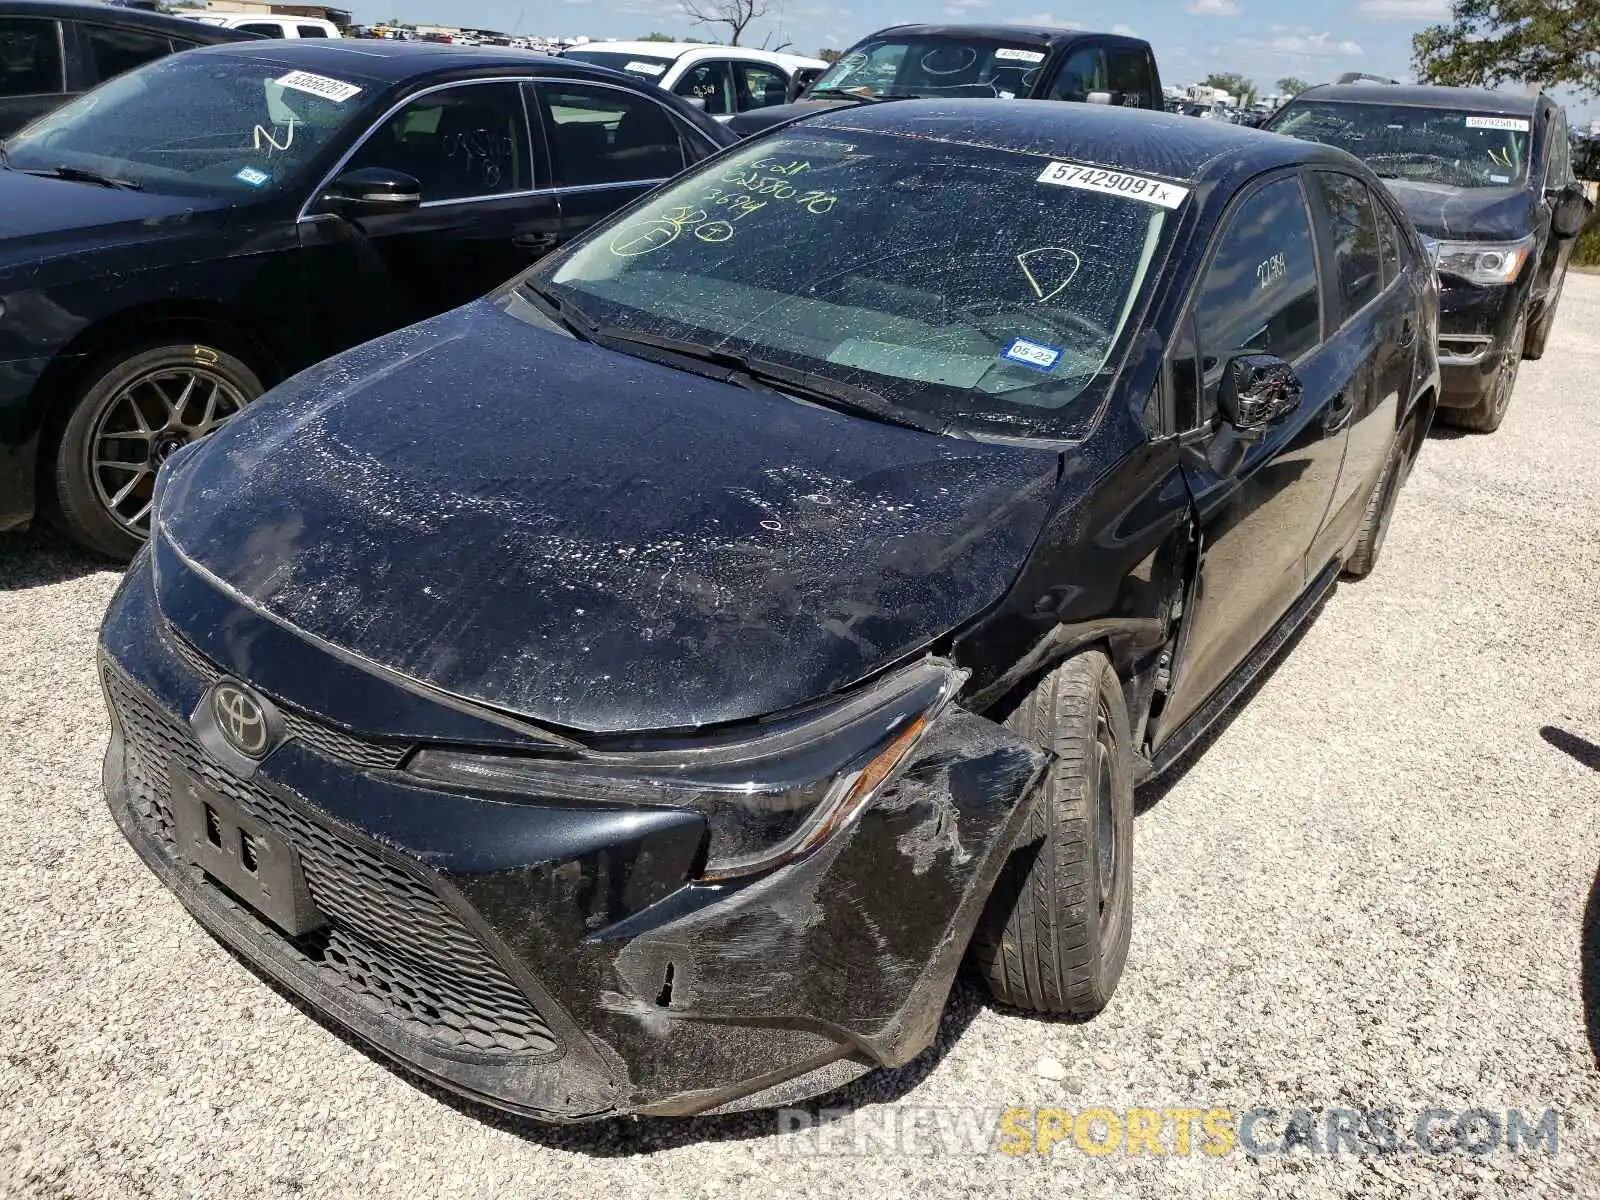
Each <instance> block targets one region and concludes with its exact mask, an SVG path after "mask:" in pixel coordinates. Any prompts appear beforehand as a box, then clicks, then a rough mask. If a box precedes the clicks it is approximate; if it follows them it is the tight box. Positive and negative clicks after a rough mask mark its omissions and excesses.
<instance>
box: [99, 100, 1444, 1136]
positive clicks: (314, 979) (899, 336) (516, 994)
mask: <svg viewBox="0 0 1600 1200" xmlns="http://www.w3.org/2000/svg"><path fill="white" fill-rule="evenodd" d="M980 217H981V218H982V219H976V218H980ZM1435 304H1436V285H1435V283H1434V279H1433V272H1432V268H1431V266H1430V264H1429V262H1428V259H1427V255H1426V252H1425V251H1424V249H1423V247H1422V245H1421V243H1420V241H1419V240H1418V239H1417V236H1416V234H1415V233H1414V232H1413V231H1412V230H1411V229H1410V227H1409V225H1408V224H1407V223H1406V221H1405V220H1404V217H1403V216H1402V215H1401V213H1400V211H1399V210H1398V208H1396V207H1395V206H1394V202H1393V201H1392V200H1391V199H1390V198H1389V197H1388V196H1387V194H1386V193H1385V192H1384V190H1383V188H1382V186H1381V185H1380V184H1379V182H1378V180H1377V178H1376V177H1375V176H1374V175H1373V174H1372V173H1371V172H1370V171H1369V170H1368V169H1367V168H1365V167H1363V166H1362V165H1361V164H1360V163H1359V162H1358V161H1357V160H1355V159H1354V158H1352V157H1350V156H1349V155H1347V154H1344V153H1343V152H1341V151H1338V150H1333V149H1331V148H1327V147H1322V146H1316V145H1312V144H1310V143H1303V142H1296V141H1293V140H1291V139H1289V138H1278V137H1270V136H1267V135H1265V134H1262V133H1260V132H1258V131H1255V130H1248V129H1240V128H1238V127H1235V126H1232V125H1226V124H1223V123H1220V122H1200V121H1192V120H1186V119H1183V118H1179V117H1172V116H1168V115H1166V114H1162V113H1149V112H1137V111H1132V110H1124V109H1114V108H1095V107H1078V108H1068V107H1067V106H1064V105H1051V104H1012V103H998V102H994V101H970V100H969V101H963V100H954V101H951V100H939V101H910V100H908V101H905V102H903V103H895V104H882V105H869V106H865V107H862V108H859V109H853V110H849V111H846V112H838V113H824V114H821V115H819V116H817V117H815V118H813V119H812V120H809V121H805V122H801V123H799V124H797V125H794V126H792V127H790V128H786V129H784V130H780V131H777V132H774V133H773V134H770V135H767V136H765V137H761V138H757V139H754V140H753V141H751V142H748V143H744V144H742V145H740V146H737V147H735V148H733V149H731V150H728V151H725V152H724V153H723V154H721V155H720V156H718V157H717V158H715V159H713V160H712V161H710V162H707V163H705V164H702V165H701V166H700V167H698V168H695V169H693V170H691V171H689V172H687V173H686V174H684V175H683V176H680V177H679V178H678V179H676V180H674V181H672V182H671V183H669V184H668V185H667V186H666V187H664V188H663V189H661V190H660V191H658V192H656V193H655V194H653V195H651V196H649V197H647V198H645V199H644V200H642V201H640V202H638V203H636V204H634V205H632V206H631V207H630V208H629V209H627V210H626V211H625V212H624V213H622V214H619V215H617V216H615V217H613V218H612V219H611V220H610V221H607V222H605V223H604V224H602V225H601V226H599V227H597V228H596V229H595V230H592V231H591V232H590V233H589V234H588V235H586V236H584V237H582V238H580V239H578V241H576V242H575V243H573V244H572V245H571V246H569V247H568V248H567V249H566V250H565V251H562V252H559V253H557V254H555V255H553V256H551V257H550V258H548V259H546V260H545V261H544V262H543V263H541V264H539V265H538V266H536V267H535V268H534V269H533V270H532V271H531V272H529V273H526V274H525V275H523V276H522V277H521V278H520V279H518V280H515V281H513V282H512V283H511V284H509V285H507V286H505V287H503V288H502V289H501V290H500V291H499V292H498V293H496V294H495V295H494V296H493V297H491V298H489V299H483V300H479V301H476V302H474V303H472V304H469V305H467V306H466V307H463V308H460V309H458V310H456V311H454V312H452V313H449V314H447V315H444V316H441V317H439V318H436V319H434V320H432V321H429V322H426V323H424V324H421V325H418V326H416V327H414V328H412V329H408V330H405V331H402V332H400V333H396V334H394V335H392V336H390V337H387V338H384V339H381V340H379V341H376V342H374V343H372V344H371V345H368V346H365V347H362V348H360V349H357V350H353V351H351V352H349V353H347V354H345V355H342V356H340V357H338V358H335V359H333V360H332V361H331V362H328V363H326V364H324V365H322V366H320V367H317V368H314V369H313V370H311V371H309V372H307V373H305V374H303V375H301V376H300V377H299V378H298V379H296V380H293V381H291V382H290V383H288V384H286V385H284V386H283V387H281V388H279V389H278V390H277V391H276V392H274V394H273V395H272V396H270V397H268V398H267V399H265V400H263V401H262V402H261V403H259V404H257V405H255V406H253V407H252V408H251V409H249V410H247V411H246V412H245V413H244V415H243V416H241V417H239V418H236V419H235V420H234V421H233V422H232V423H231V424H230V425H228V426H226V427H225V428H223V429H222V430H221V431H220V432H219V433H218V434H216V435H214V436H213V437H212V438H210V439H208V440H207V441H206V442H204V443H201V444H200V445H197V446H193V447H190V448H188V449H185V450H183V451H180V452H179V453H178V454H176V455H175V456H174V457H173V458H172V459H171V460H170V461H169V462H168V464H167V465H166V467H165V468H164V469H163V471H162V475H161V491H160V499H159V512H158V515H157V530H156V534H155V536H154V537H153V538H152V544H151V546H150V548H149V551H148V552H147V553H145V554H143V555H142V556H141V557H140V559H139V561H138V562H137V564H136V565H135V567H134V568H133V570H132V572H131V574H130V575H129V576H128V579H127V581H126V583H125V584H124V585H123V587H122V590H121V592H120V594H119V595H118V596H117V598H116V599H115V601H114V602H113V604H112V606H111V610H110V613H109V615H108V617H107V619H106V623H105V628H104V631H103V639H102V646H103V651H104V655H103V670H104V682H105V687H106V693H107V695H108V696H109V698H110V705H111V712H112V717H113V728H114V732H113V738H112V742H111V746H110V749H109V753H108V756H107V760H106V763H107V766H106V785H107V794H108V797H109V800H110V804H111V808H112V811H113V812H114V813H115V815H116V819H117V821H118V822H119V824H120V826H121V828H122V830H123V831H124V833H125V834H126V835H127V837H128V839H129V840H130V842H131V843H132V844H133V845H134V846H135V848H136V849H137V850H138V852H139V853H140V854H141V855H142V856H143V857H144V858H145V860H146V862H148V863H149V864H150V866H151V867H152V868H153V869H154V870H155V871H156V873H157V874H158V875H159V876H160V877H161V878H162V879H163V880H164V881H165V882H166V883H167V885H168V886H169V887H171V888H172V890H173V891H174V892H175V893H176V894H177V895H178V897H179V898H180V899H181V900H182V901H183V903H184V904H186V905H187V906H188V907H189V908H190V910H191V911H192V912H193V913H194V914H195V916H196V917H197V918H198V919H199V920H200V921H201V922H202V923H203V924H204V925H205V926H206V927H207V928H209V929H210V930H212V931H213V932H214V933H215V934H216V936H217V937H219V938H220V939H222V940H223V941H224V942H225V943H227V944H228V945H230V946H232V947H234V948H235V949H236V950H237V951H238V953H240V954H241V955H243V956H244V957H245V958H247V959H249V960H250V961H252V962H253V963H255V964H256V966H257V967H258V968H259V969H260V970H261V971H262V972H264V973H265V974H266V975H268V976H269V977H271V978H273V979H275V980H277V981H278V982H279V983H281V984H282V985H283V986H284V987H286V988H288V989H290V990H291V991H293V992H295V993H298V994H299V995H300V996H302V997H303V998H304V1000H305V1001H306V1003H308V1004H309V1005H311V1006H312V1007H314V1008H315V1009H316V1010H317V1011H319V1012H321V1013H323V1014H325V1015H326V1016H327V1017H329V1018H330V1019H332V1020H334V1021H336V1022H337V1023H339V1024H341V1025H344V1026H347V1027H348V1028H349V1029H351V1030H353V1031H354V1032H355V1034H356V1035H357V1036H358V1037H359V1038H361V1039H363V1040H365V1041H366V1042H367V1043H369V1044H370V1045H372V1046H373V1047H375V1048H377V1049H379V1050H380V1051H382V1052H383V1053H385V1054H388V1055H391V1056H393V1057H395V1058H397V1059H400V1060H402V1061H404V1062H405V1063H407V1064H409V1065H410V1066H411V1067H412V1068H414V1069H416V1070H418V1071H420V1072H422V1073H423V1074H425V1075H426V1076H428V1077H429V1078H431V1079H434V1080H436V1081H438V1082H440V1083H442V1084H444V1085H445V1086H447V1087H451V1088H454V1089H457V1090H459V1091H462V1092H464V1093H467V1094H470V1095H472V1096H473V1097H475V1098H477V1099H479V1100H484V1101H488V1102H490V1103H492V1104H496V1105H500V1106H503V1107H505V1108H508V1109H511V1110H514V1111H518V1112H523V1113H527V1114H530V1115H533V1116H537V1117H541V1118H556V1119H569V1120H570V1119H584V1118H593V1117H600V1116H606V1115H610V1114H614V1113H621V1112H648V1113H655V1114H685V1113H692V1112H698V1111H704V1110H707V1109H712V1108H716V1107H719V1106H722V1105H725V1104H732V1103H739V1104H741V1105H748V1104H759V1103H763V1102H768V1103H771V1102H780V1101H781V1102H792V1101H793V1100H794V1099H795V1098H796V1097H800V1096H804V1095H806V1094H809V1093H812V1092H816V1091H820V1090H826V1089H827V1088H829V1087H832V1086H835V1085H837V1084H838V1083H839V1082H840V1081H842V1080H844V1079H847V1078H850V1077H852V1076H854V1075H857V1074H860V1073H861V1072H862V1071H864V1070H866V1069H868V1068H870V1067H872V1066H874V1065H894V1064H900V1063H905V1062H908V1061H910V1060H911V1059H912V1058H913V1057H914V1056H915V1055H916V1054H917V1053H918V1052H919V1051H921V1050H922V1049H924V1048H925V1047H926V1046H927V1045H928V1044H929V1042H930V1041H931V1040H932V1038H933V1036H934V1034H935V1032H936V1031H937V1029H938V1025H939V1014H940V1010H941V1009H942V1007H943V1005H944V1003H945V1000H946V996H947V994H948V992H949V989H950V986H951V982H952V979H953V977H954V975H955V972H956V968H957V965H958V963H959V962H960V961H961V959H962V956H963V954H964V953H965V952H968V951H969V950H970V954H971V957H972V960H973V962H974V964H975V966H976V968H977V969H978V970H979V971H980V972H981V973H982V975H983V976H984V977H985V978H986V979H987V980H988V983H989V986H990V987H991V988H992V989H993V990H994V992H995V994H996V995H997V996H998V997H1000V998H1001V999H1002V1000H1004V1001H1006V1002H1008V1003H1011V1004H1016V1005H1019V1006H1023V1007H1026V1008H1030V1009H1036V1010H1040V1011H1047V1012H1057V1013H1066V1014H1071V1015H1074V1016H1078V1017H1084V1016H1089V1015H1091V1014H1093V1013H1094V1012H1096V1011H1097V1010H1099V1009H1100V1008H1101V1007H1102V1006H1103V1005H1105V1004H1106V1002H1107V1001H1108V1000H1109V998H1110V996H1111V994H1112V991H1113V989H1115V988H1116V986H1117V982H1118V979H1119V977H1120V975H1121V972H1122V969H1123V964H1124V962H1125V960H1126V956H1127V953H1128V944H1129V929H1130V923H1131V920H1132V908H1131V905H1132V895H1133V892H1132V874H1131V872H1132V858H1131V855H1132V851H1133V844H1134V843H1133V838H1132V832H1133V829H1132V821H1133V789H1134V785H1135V784H1136V783H1137V782H1139V781H1140V780H1142V779H1145V778H1148V777H1150V776H1152V775H1154V774H1157V773H1159V772H1161V771H1164V770H1166V769H1167V768H1169V767H1170V766H1171V765H1172V764H1173V763H1174V762H1175V761H1177V759H1178V758H1179V756H1180V755H1182V754H1183V753H1184V752H1185V751H1186V750H1187V749H1189V748H1190V747H1192V746H1193V745H1194V744H1195V742H1196V739H1197V738H1198V737H1199V736H1200V735H1201V734H1202V732H1203V731H1204V730H1205V729H1206V728H1207V727H1208V726H1209V725H1210V724H1211V723H1212V722H1213V721H1214V720H1215V719H1216V717H1217V715H1218V714H1219V713H1221V712H1222V711H1223V710H1224V709H1225V708H1226V707H1227V705H1228V704H1229V703H1230V702H1231V701H1233V700H1234V699H1236V698H1237V697H1239V696H1240V695H1241V693H1242V692H1243V691H1244V689H1245V687H1246V686H1247V685H1248V683H1249V681H1250V680H1251V678H1252V677H1253V676H1255V674H1256V673H1257V672H1258V670H1259V669H1260V668H1261V667H1262V666H1263V665H1264V664H1265V663H1266V662H1267V661H1268V660H1269V659H1270V658H1271V656H1272V655H1273V654H1274V653H1275V652H1276V650H1277V649H1278V648H1279V647H1280V646H1281V645H1282V644H1283V642H1284V639H1285V638H1286V637H1287V636H1288V634H1289V632H1290V631H1292V630H1293V629H1294V628H1295V627H1296V626H1298V625H1299V624H1300V623H1301V622H1303V621H1304V620H1306V619H1307V617H1308V616H1309V614H1311V613H1312V612H1313V611H1315V609H1316V608H1317V606H1318V604H1319V602H1320V600H1321V599H1322V598H1323V597H1324V596H1325V595H1326V594H1327V592H1328V590H1329V588H1330V587H1332V585H1333V583H1334V580H1335V578H1336V576H1337V575H1338V574H1339V573H1340V572H1341V571H1343V572H1344V573H1346V574H1347V575H1351V576H1361V575H1364V574H1366V573H1367V572H1369V571H1371V570H1372V569H1373V565H1374V562H1375V561H1376V559H1377V556H1378V554H1379V551H1380V550H1381V548H1382V545H1383V540H1384V534H1385V531H1386V529H1387V527H1388V523H1389V519H1390V514H1391V513H1392V512H1393V509H1394V504H1395V499H1396V496H1397V494H1398V492H1399V490H1400V488H1401V485H1402V483H1403V482H1404V480H1405V478H1406V474H1407V471H1408V469H1409V467H1410V464H1411V462H1412V459H1413V457H1414V456H1415V454H1416V452H1417V448H1418V446H1419V445H1420V444H1421V442H1422V440H1423V438H1424V436H1425V434H1426V431H1427V428H1428V423H1429V421H1430V419H1431V417H1432V415H1433V406H1434V401H1435V395H1436V389H1437V384H1438V368H1437V365H1436V363H1435V360H1434V339H1433V334H1434V325H1435V321H1436V316H1435V309H1434V306H1435Z"/></svg>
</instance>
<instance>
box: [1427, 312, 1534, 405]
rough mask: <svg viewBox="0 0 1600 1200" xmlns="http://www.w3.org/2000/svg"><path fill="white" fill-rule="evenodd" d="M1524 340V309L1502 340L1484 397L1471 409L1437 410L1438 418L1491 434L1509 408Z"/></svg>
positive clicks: (1526, 337)
mask: <svg viewBox="0 0 1600 1200" xmlns="http://www.w3.org/2000/svg"><path fill="white" fill-rule="evenodd" d="M1527 339H1528V310H1527V308H1526V307H1524V308H1523V310H1522V315H1521V316H1519V317H1518V318H1517V324H1516V327H1515V328H1514V329H1512V331H1511V336H1510V337H1508V338H1507V339H1506V344H1505V349H1504V350H1503V351H1502V352H1501V354H1500V369H1499V370H1498V371H1497V372H1495V377H1494V383H1492V384H1491V385H1490V387H1489V391H1488V394H1487V395H1485V396H1484V398H1483V399H1482V400H1480V401H1478V403H1476V404H1474V405H1473V406H1472V407H1471V408H1441V409H1440V410H1439V419H1440V420H1443V421H1445V422H1447V423H1449V424H1451V425H1455V426H1457V427H1458V428H1461V429H1471V430H1473V431H1475V432H1477V433H1493V432H1494V431H1495V430H1496V429H1499V428H1500V422H1501V421H1503V420H1505V416H1506V409H1508V408H1510V407H1511V393H1512V392H1513V391H1515V390H1516V386H1517V368H1518V367H1520V366H1521V365H1522V348H1523V346H1524V344H1525V343H1526V342H1527Z"/></svg>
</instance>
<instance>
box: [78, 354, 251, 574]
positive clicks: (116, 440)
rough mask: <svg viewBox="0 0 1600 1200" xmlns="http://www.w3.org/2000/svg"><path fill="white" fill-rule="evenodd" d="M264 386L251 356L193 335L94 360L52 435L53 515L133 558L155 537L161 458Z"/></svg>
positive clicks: (91, 542)
mask: <svg viewBox="0 0 1600 1200" xmlns="http://www.w3.org/2000/svg"><path fill="white" fill-rule="evenodd" d="M262 390H263V388H262V384H261V380H260V378H259V376H257V375H256V373H255V372H254V371H253V370H252V369H251V368H250V367H249V366H248V365H247V364H246V363H245V362H243V361H242V360H240V359H238V358H236V357H234V356H233V355H232V354H229V353H228V352H227V351H225V350H220V349H218V348H216V347H214V346H206V345H196V344H195V343H193V342H189V343H182V344H173V343H162V344H158V345H153V346H144V347H135V348H132V349H127V350H122V351H117V352H114V353H111V354H107V355H105V356H104V357H102V358H100V359H97V360H96V361H95V362H94V363H92V364H91V365H90V366H89V367H88V369H87V370H86V371H85V372H84V375H83V376H82V385H81V387H80V390H79V391H78V393H77V397H76V399H75V400H74V402H73V404H72V407H71V409H70V412H69V414H68V417H67V420H66V424H65V425H64V426H63V428H62V430H61V436H60V439H59V440H58V442H57V443H56V452H55V461H54V464H53V465H54V471H53V476H54V483H55V488H54V493H55V494H54V500H55V509H54V511H53V512H52V513H51V514H50V515H51V517H52V519H53V521H54V522H55V523H56V524H58V525H60V526H61V528H62V530H63V532H65V533H66V534H67V535H68V536H69V537H71V538H72V539H73V540H74V541H77V542H79V543H81V544H83V545H85V546H88V547H89V548H91V549H93V550H98V551H99V552H100V553H102V554H105V555H108V556H110V557H111V558H116V559H121V560H126V559H128V558H131V557H132V556H133V555H134V553H135V552H136V551H137V550H138V549H139V547H140V546H141V545H142V544H143V543H144V540H145V538H146V537H148V536H149V532H150V510H151V506H152V504H153V501H154V493H155V480H156V472H157V471H159V470H160V468H161V464H162V463H164V462H165V461H166V460H167V458H169V457H170V456H171V455H172V454H174V453H175V452H176V451H178V450H179V449H181V448H182V447H184V446H186V445H188V444H189V443H190V442H193V441H198V440H199V439H200V438H203V437H206V436H208V435H209V434H211V433H212V432H214V431H215V430H216V429H217V428H218V427H219V426H221V425H222V424H224V423H225V422H227V421H228V420H230V419H231V418H232V417H234V416H235V415H237V414H238V413H239V412H240V411H241V410H242V409H243V408H244V407H245V406H246V405H248V404H249V403H250V402H251V401H253V400H255V399H256V398H257V397H258V396H260V395H261V393H262Z"/></svg>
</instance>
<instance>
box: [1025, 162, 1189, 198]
mask: <svg viewBox="0 0 1600 1200" xmlns="http://www.w3.org/2000/svg"><path fill="white" fill-rule="evenodd" d="M1039 182H1040V183H1053V184H1055V185H1056V186H1057V187H1069V188H1078V189H1079V190H1081V191H1085V192H1104V193H1106V194H1107V195H1109V196H1127V197H1128V198H1129V199H1130V200H1143V201H1144V202H1145V203H1147V204H1158V205H1160V206H1161V207H1162V208H1177V207H1178V206H1179V205H1180V204H1182V203H1183V202H1184V200H1185V199H1187V198H1188V195H1189V189H1188V188H1186V187H1179V186H1178V185H1177V184H1175V183H1168V182H1167V181H1166V180H1164V179H1147V178H1146V177H1145V176H1143V175H1129V174H1128V173H1127V172H1125V171H1107V170H1105V169H1104V168H1102V167H1086V166H1084V165H1083V164H1082V163H1065V162H1053V163H1051V164H1050V165H1049V166H1048V167H1046V168H1045V169H1044V170H1043V171H1041V172H1040V173H1039Z"/></svg>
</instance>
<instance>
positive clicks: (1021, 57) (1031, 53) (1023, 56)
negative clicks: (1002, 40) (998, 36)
mask: <svg viewBox="0 0 1600 1200" xmlns="http://www.w3.org/2000/svg"><path fill="white" fill-rule="evenodd" d="M994 56H995V59H996V60H997V61H999V62H1025V63H1041V62H1043V61H1044V55H1043V54H1040V53H1039V52H1038V51H1037V50H1013V49H1012V48H1011V47H1010V46H1002V47H1001V48H1000V49H998V50H996V51H995V52H994Z"/></svg>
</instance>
